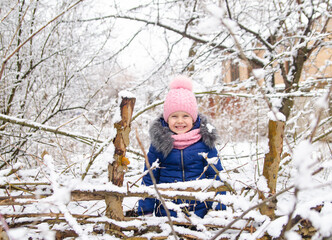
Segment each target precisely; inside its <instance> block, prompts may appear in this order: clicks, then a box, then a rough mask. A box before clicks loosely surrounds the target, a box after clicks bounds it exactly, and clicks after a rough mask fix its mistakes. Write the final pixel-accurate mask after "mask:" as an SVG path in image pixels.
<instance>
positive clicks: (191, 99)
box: [164, 76, 198, 122]
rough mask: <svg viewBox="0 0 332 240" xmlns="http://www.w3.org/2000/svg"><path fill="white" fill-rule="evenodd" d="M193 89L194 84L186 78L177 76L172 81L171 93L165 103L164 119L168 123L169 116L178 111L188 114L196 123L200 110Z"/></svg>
mask: <svg viewBox="0 0 332 240" xmlns="http://www.w3.org/2000/svg"><path fill="white" fill-rule="evenodd" d="M192 88H193V85H192V82H191V80H190V78H188V77H186V76H177V77H175V78H174V79H173V80H172V82H171V83H170V91H169V92H168V94H167V96H166V99H165V102H164V119H165V121H166V122H168V117H169V115H171V114H172V113H174V112H178V111H181V112H186V113H188V114H189V115H190V116H191V117H192V118H193V120H194V121H196V119H197V114H198V110H197V102H196V98H195V95H194V93H193V92H192Z"/></svg>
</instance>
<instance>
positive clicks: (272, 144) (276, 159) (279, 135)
mask: <svg viewBox="0 0 332 240" xmlns="http://www.w3.org/2000/svg"><path fill="white" fill-rule="evenodd" d="M268 128H269V134H268V138H269V150H270V151H269V152H268V153H267V154H266V155H265V159H264V168H263V176H264V177H265V178H266V181H267V186H268V187H269V189H270V195H274V194H275V193H276V192H277V191H276V188H277V178H278V171H279V164H280V159H281V153H282V149H283V138H284V129H285V122H283V121H273V120H269V126H268ZM259 196H260V198H261V199H263V200H264V199H265V196H264V194H263V193H262V192H260V193H259ZM275 207H276V201H271V202H269V203H266V204H263V205H262V206H261V207H260V212H261V213H262V214H264V215H267V216H269V217H270V218H271V219H274V218H275V213H274V210H275Z"/></svg>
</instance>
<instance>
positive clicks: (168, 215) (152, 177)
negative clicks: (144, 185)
mask: <svg viewBox="0 0 332 240" xmlns="http://www.w3.org/2000/svg"><path fill="white" fill-rule="evenodd" d="M136 139H137V142H138V144H139V146H140V148H141V150H142V152H143V154H144V158H145V164H146V166H147V168H148V170H149V174H150V177H151V180H152V183H153V186H154V189H155V190H156V193H157V195H158V198H159V200H160V202H161V204H162V205H163V206H164V208H165V211H166V214H167V218H168V223H169V225H170V227H171V229H172V234H173V235H174V238H175V239H176V240H177V239H178V236H177V235H176V232H175V230H174V226H173V222H172V219H171V214H170V212H169V210H168V208H167V206H166V202H165V200H164V198H163V197H162V196H161V194H160V192H159V190H158V188H157V182H156V179H155V177H154V175H153V172H152V170H151V166H150V163H149V159H148V156H147V155H146V152H145V150H144V147H143V144H142V142H141V140H140V139H139V137H138V131H137V129H136Z"/></svg>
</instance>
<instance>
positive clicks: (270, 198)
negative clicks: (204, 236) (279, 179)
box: [211, 185, 294, 240]
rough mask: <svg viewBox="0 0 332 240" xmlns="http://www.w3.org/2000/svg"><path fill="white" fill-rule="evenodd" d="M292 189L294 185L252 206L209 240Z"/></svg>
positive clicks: (213, 239) (212, 239)
mask: <svg viewBox="0 0 332 240" xmlns="http://www.w3.org/2000/svg"><path fill="white" fill-rule="evenodd" d="M292 188H294V185H292V186H290V187H288V188H285V189H284V190H282V191H280V192H278V193H276V194H274V195H272V196H271V197H268V198H266V199H265V200H264V201H262V202H261V203H259V204H256V205H254V206H252V207H251V208H248V209H247V210H246V211H244V212H243V213H242V214H241V215H240V216H239V217H238V218H236V219H234V220H233V221H232V222H230V223H229V224H227V226H226V227H224V228H223V229H222V230H220V231H219V232H218V233H217V234H216V235H215V236H214V237H213V238H211V240H215V239H217V237H219V236H220V235H221V234H223V233H224V232H225V231H227V230H228V229H230V228H231V226H232V225H233V224H234V223H236V222H237V221H239V220H241V219H243V217H244V216H245V215H246V214H248V213H249V212H251V211H252V210H254V209H256V208H259V207H260V206H262V205H263V204H265V203H267V202H270V201H272V200H273V199H275V198H276V197H277V196H279V195H281V194H283V193H285V192H287V191H289V190H291V189H292Z"/></svg>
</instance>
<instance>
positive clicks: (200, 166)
mask: <svg viewBox="0 0 332 240" xmlns="http://www.w3.org/2000/svg"><path fill="white" fill-rule="evenodd" d="M197 128H199V129H200V134H201V136H202V138H201V139H200V140H199V141H198V142H196V143H194V144H192V145H190V146H188V147H187V148H185V149H183V150H179V149H175V148H173V141H174V140H173V138H172V137H171V136H172V134H174V133H172V131H171V130H170V129H169V127H168V124H167V123H166V122H165V120H164V119H163V118H162V117H161V118H159V119H157V120H155V121H154V122H153V124H152V126H151V128H150V132H149V133H150V138H151V146H150V149H149V152H148V159H149V163H150V165H151V166H152V164H153V162H155V161H156V160H159V163H160V165H159V168H158V169H156V170H153V174H154V177H155V179H156V181H157V183H174V182H185V181H190V180H197V179H204V178H209V179H211V178H215V177H216V179H217V180H220V178H219V176H216V174H217V173H216V172H215V170H213V168H212V167H211V166H210V167H208V169H207V171H205V172H204V173H203V171H204V168H205V167H206V166H207V161H206V160H205V159H204V157H203V156H202V155H200V153H208V158H212V157H218V152H217V150H216V148H215V141H216V140H217V134H216V129H215V128H213V127H212V126H209V123H208V122H207V119H206V117H205V116H203V115H199V116H198V119H197V121H196V122H195V123H194V126H193V129H197ZM215 167H216V168H217V169H218V170H219V171H221V170H222V169H223V168H222V166H221V163H220V160H218V163H217V164H215ZM146 170H147V167H146V166H145V168H144V171H146ZM202 173H203V174H202ZM142 184H143V185H146V186H150V185H152V184H153V183H152V180H151V177H150V174H147V175H145V176H144V177H143V180H142ZM221 194H225V193H224V192H221ZM173 202H175V203H177V204H182V203H187V204H189V206H187V207H185V208H183V212H184V213H186V214H188V213H189V212H194V213H195V214H196V215H198V216H199V217H202V218H203V217H204V216H205V214H206V213H207V211H208V210H209V209H210V208H211V206H212V202H198V201H188V200H187V201H186V200H181V199H178V200H177V201H173ZM220 208H222V209H225V206H224V205H222V206H220V204H219V205H218V207H217V209H220ZM153 211H155V214H156V216H166V211H165V209H164V207H163V206H162V205H161V203H160V202H159V201H158V200H156V199H154V198H146V199H144V200H140V201H139V204H138V214H139V215H146V214H150V213H152V212H153ZM170 213H171V216H174V217H176V216H177V214H176V212H175V211H172V210H170Z"/></svg>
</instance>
